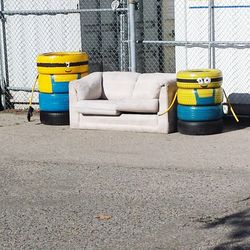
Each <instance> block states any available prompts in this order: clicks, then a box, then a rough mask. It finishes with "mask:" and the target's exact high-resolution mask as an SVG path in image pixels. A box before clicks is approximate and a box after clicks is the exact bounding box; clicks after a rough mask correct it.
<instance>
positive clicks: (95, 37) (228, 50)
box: [0, 0, 250, 108]
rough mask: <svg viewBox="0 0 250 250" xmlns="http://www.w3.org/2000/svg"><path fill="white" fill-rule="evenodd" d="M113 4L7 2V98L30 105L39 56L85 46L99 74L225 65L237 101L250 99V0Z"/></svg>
mask: <svg viewBox="0 0 250 250" xmlns="http://www.w3.org/2000/svg"><path fill="white" fill-rule="evenodd" d="M112 2H113V0H71V1H69V0H55V1H49V0H40V1H37V0H16V1H7V0H1V8H2V11H1V20H2V26H1V30H0V32H1V36H2V39H1V42H2V44H1V48H2V49H1V54H0V55H1V61H2V67H1V71H0V76H1V79H2V81H1V89H2V103H4V104H5V106H6V107H8V108H9V107H12V108H13V107H14V108H19V107H26V106H20V105H22V104H23V103H25V102H27V100H28V97H29V95H30V93H29V92H28V91H30V90H31V86H32V84H33V82H34V79H35V76H36V63H35V58H36V56H37V55H38V54H40V53H44V52H48V51H72V50H77V51H86V52H87V53H88V54H89V57H90V69H91V71H102V70H103V71H109V70H110V71H112V70H122V71H127V70H135V69H136V70H137V71H138V72H176V71H178V70H183V69H190V68H210V67H213V68H219V69H221V70H222V71H223V75H224V88H225V89H226V91H227V93H228V94H230V98H231V101H232V102H233V103H236V104H237V103H244V104H250V84H249V82H250V22H249V20H250V0H224V1H221V0H137V1H136V0H120V1H119V3H120V5H119V7H118V9H117V10H116V11H113V10H112V9H111V3H112ZM127 2H129V3H130V4H129V5H128V4H127ZM131 5H133V7H134V8H131V9H130V7H131ZM133 10H135V19H133V12H132V11H133ZM133 26H135V31H136V32H135V34H133ZM133 35H135V39H134V37H133ZM135 42H136V47H135V48H134V47H133V46H134V44H133V43H135ZM135 63H136V65H135ZM3 92H4V93H3ZM36 100H37V99H36ZM6 104H7V105H6Z"/></svg>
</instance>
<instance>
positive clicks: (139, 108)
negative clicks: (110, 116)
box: [116, 99, 159, 113]
mask: <svg viewBox="0 0 250 250" xmlns="http://www.w3.org/2000/svg"><path fill="white" fill-rule="evenodd" d="M116 109H117V110H118V111H122V112H132V113H157V112H158V111H159V100H158V99H123V100H118V101H117V104H116Z"/></svg>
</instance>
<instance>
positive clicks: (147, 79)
mask: <svg viewBox="0 0 250 250" xmlns="http://www.w3.org/2000/svg"><path fill="white" fill-rule="evenodd" d="M175 81H176V75H175V74H172V73H145V74H141V75H140V76H139V77H138V80H137V82H136V85H135V88H134V91H133V99H137V98H138V99H158V98H159V95H160V89H161V87H162V86H163V85H165V84H166V85H168V84H169V83H172V82H175Z"/></svg>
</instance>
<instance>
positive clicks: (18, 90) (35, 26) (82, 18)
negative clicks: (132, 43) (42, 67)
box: [4, 0, 128, 109]
mask: <svg viewBox="0 0 250 250" xmlns="http://www.w3.org/2000/svg"><path fill="white" fill-rule="evenodd" d="M111 3H112V1H110V0H102V1H93V0H80V1H79V0H74V1H68V0H67V1H66V0H57V1H45V0H44V1H34V0H32V1H31V0H25V1H24V0H19V1H7V0H6V1H5V2H4V10H5V12H6V14H5V15H4V16H5V29H6V49H7V51H6V52H7V58H6V59H7V69H8V72H7V74H8V86H7V87H8V91H7V92H6V94H7V95H8V96H7V98H6V99H7V101H8V100H9V107H7V108H13V107H14V108H17V109H18V108H24V107H26V106H23V103H25V102H27V101H28V99H29V96H30V94H29V93H28V91H29V90H31V87H32V85H33V83H34V80H35V78H36V74H37V72H36V62H35V60H36V57H37V55H38V54H41V53H45V52H51V51H86V52H87V53H88V54H89V58H90V60H89V64H90V70H91V71H99V70H100V71H101V70H104V71H108V70H128V60H127V59H128V55H127V54H128V48H127V47H128V46H127V43H126V41H127V40H128V37H127V35H128V33H127V27H128V26H127V12H126V11H125V10H124V11H111V7H110V6H111ZM122 7H126V6H125V4H124V6H123V5H120V8H122ZM74 10H75V11H74ZM85 10H86V11H85ZM88 10H91V11H88ZM11 12H12V13H11ZM75 12H76V13H75ZM34 102H38V95H37V94H36V95H35V98H34ZM13 104H15V105H14V106H13Z"/></svg>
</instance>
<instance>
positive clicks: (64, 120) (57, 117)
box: [40, 111, 69, 125]
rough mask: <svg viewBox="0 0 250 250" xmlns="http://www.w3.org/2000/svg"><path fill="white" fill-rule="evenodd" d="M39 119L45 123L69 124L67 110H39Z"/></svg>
mask: <svg viewBox="0 0 250 250" xmlns="http://www.w3.org/2000/svg"><path fill="white" fill-rule="evenodd" d="M40 121H41V123H42V124H45V125H69V111H67V112H48V111H40Z"/></svg>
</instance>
